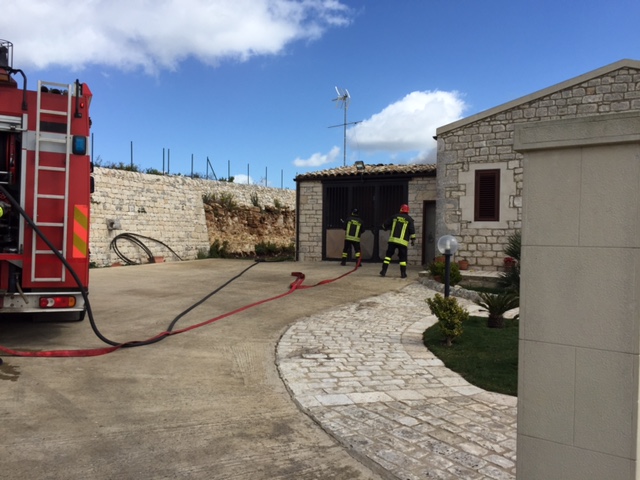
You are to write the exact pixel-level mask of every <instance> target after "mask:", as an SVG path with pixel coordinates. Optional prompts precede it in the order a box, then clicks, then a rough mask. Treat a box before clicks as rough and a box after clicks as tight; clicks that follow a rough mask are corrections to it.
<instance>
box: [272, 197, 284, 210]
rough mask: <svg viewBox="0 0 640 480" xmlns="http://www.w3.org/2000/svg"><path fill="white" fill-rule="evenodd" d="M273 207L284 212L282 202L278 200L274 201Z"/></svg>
mask: <svg viewBox="0 0 640 480" xmlns="http://www.w3.org/2000/svg"><path fill="white" fill-rule="evenodd" d="M273 206H274V207H275V208H276V210H282V209H283V208H284V205H282V202H281V201H280V200H278V199H277V198H275V199H274V200H273Z"/></svg>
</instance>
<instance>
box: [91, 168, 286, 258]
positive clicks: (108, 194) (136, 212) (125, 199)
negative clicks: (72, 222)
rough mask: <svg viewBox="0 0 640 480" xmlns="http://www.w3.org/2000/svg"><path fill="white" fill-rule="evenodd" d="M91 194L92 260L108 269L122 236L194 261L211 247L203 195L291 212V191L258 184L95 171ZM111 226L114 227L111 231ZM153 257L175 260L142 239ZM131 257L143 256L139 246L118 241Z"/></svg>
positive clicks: (102, 170)
mask: <svg viewBox="0 0 640 480" xmlns="http://www.w3.org/2000/svg"><path fill="white" fill-rule="evenodd" d="M94 179H95V192H94V193H93V194H92V195H91V230H90V254H91V262H92V263H93V264H95V265H96V266H107V265H111V264H113V263H115V262H118V261H119V260H120V259H119V258H118V256H117V255H116V253H115V252H114V251H113V250H112V249H111V248H110V245H111V241H112V240H113V238H114V237H115V236H116V235H118V234H121V233H124V232H128V233H136V234H138V235H144V236H146V237H151V238H154V239H157V240H159V241H161V242H163V243H164V244H166V245H168V246H169V247H170V248H171V249H172V250H174V251H175V252H176V253H177V254H178V255H179V256H180V257H181V258H182V259H184V260H193V259H195V258H196V257H197V254H198V251H199V250H200V249H207V250H208V248H209V238H210V236H209V234H208V232H207V222H206V219H205V211H204V203H203V195H212V194H213V195H218V196H220V195H223V194H226V195H230V196H232V198H233V200H234V201H235V202H236V203H237V204H238V205H246V206H251V205H252V197H255V198H257V199H258V201H259V202H260V204H261V205H263V206H267V205H270V206H273V205H274V204H275V203H278V204H279V205H281V206H282V207H287V208H289V209H291V210H293V209H295V192H294V191H293V190H282V189H276V188H267V187H263V186H259V185H241V184H236V183H228V182H218V181H212V180H203V179H192V178H189V177H182V176H162V175H148V174H144V173H137V172H128V171H124V170H114V169H107V168H98V167H96V168H95V171H94ZM114 227H115V228H114ZM144 244H145V245H146V246H147V247H149V248H150V250H151V251H152V253H153V254H154V255H158V256H164V257H165V258H166V260H169V261H170V260H172V259H175V257H174V256H173V255H172V254H171V252H170V251H169V250H168V249H167V248H166V247H163V246H162V245H161V244H158V243H155V242H152V241H144ZM118 248H120V249H121V250H122V253H123V254H124V255H125V256H126V257H127V258H131V259H142V258H145V257H146V256H145V254H144V253H143V252H142V250H141V249H140V248H139V247H135V246H134V245H133V244H130V243H129V242H126V241H125V242H118Z"/></svg>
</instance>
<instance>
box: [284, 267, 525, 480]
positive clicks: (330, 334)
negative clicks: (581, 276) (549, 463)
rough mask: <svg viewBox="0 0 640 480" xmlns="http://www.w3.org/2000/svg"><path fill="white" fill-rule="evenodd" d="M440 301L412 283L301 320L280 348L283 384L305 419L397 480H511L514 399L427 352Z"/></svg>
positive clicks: (473, 309) (475, 309)
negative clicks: (434, 306)
mask: <svg viewBox="0 0 640 480" xmlns="http://www.w3.org/2000/svg"><path fill="white" fill-rule="evenodd" d="M382 281H387V280H386V279H385V280H382ZM392 281H393V280H392ZM398 281H399V280H398ZM435 293H436V292H434V291H432V290H429V289H428V288H426V287H425V286H424V285H422V284H419V283H413V284H409V285H407V286H406V287H404V288H402V289H401V290H399V291H397V292H392V293H387V294H384V295H380V296H377V297H372V298H369V299H366V300H363V301H360V302H358V303H354V304H350V305H347V306H342V307H339V308H336V309H333V310H329V311H325V312H322V313H319V314H317V315H314V316H311V317H306V318H303V319H301V320H299V321H298V322H296V323H295V324H294V325H292V326H291V327H290V328H289V329H288V330H287V331H286V333H285V334H284V335H283V337H282V338H281V340H280V342H279V344H278V347H277V352H276V353H277V362H278V368H279V370H280V375H281V377H282V378H283V380H284V382H285V384H286V385H287V387H288V388H289V391H290V392H291V395H292V396H293V398H294V400H295V401H296V403H297V404H298V405H299V406H300V408H301V409H302V410H303V411H304V412H306V413H307V414H308V415H310V416H311V417H312V418H313V419H314V420H315V421H316V422H317V423H318V424H320V425H321V426H322V428H323V429H324V430H326V431H327V432H329V433H330V434H331V435H333V436H334V437H335V438H336V439H337V440H338V441H339V442H341V443H342V444H343V445H345V446H346V447H347V448H349V449H350V450H351V452H352V453H353V454H354V455H355V456H357V457H358V458H360V459H362V460H363V461H365V462H368V463H369V464H371V462H373V464H374V465H375V466H377V467H381V468H382V469H383V470H384V471H385V472H387V473H388V474H389V475H391V476H395V477H397V478H399V479H403V480H414V479H425V478H428V479H466V480H470V479H491V480H506V479H514V478H515V461H516V398H515V397H510V396H506V395H500V394H496V393H489V392H485V391H484V390H481V389H479V388H477V387H475V386H472V385H470V384H469V383H468V382H466V381H465V380H464V379H463V378H462V377H460V376H459V375H457V374H456V373H453V372H451V371H450V370H448V369H447V368H445V367H444V366H443V364H442V362H441V361H440V360H439V359H438V358H436V357H435V356H434V355H432V354H431V353H430V352H429V351H428V350H427V349H426V348H425V347H424V345H423V344H422V332H423V331H424V330H425V329H426V328H428V327H429V326H430V325H432V324H433V323H435V321H436V319H435V317H434V316H432V315H430V312H429V307H428V305H427V304H426V302H425V299H426V298H429V297H431V296H433V295H435ZM459 301H460V302H461V303H463V304H464V305H465V306H466V307H467V309H468V310H469V311H470V312H471V313H472V314H477V313H478V307H477V306H476V305H474V304H473V303H471V302H468V301H465V300H460V299H459Z"/></svg>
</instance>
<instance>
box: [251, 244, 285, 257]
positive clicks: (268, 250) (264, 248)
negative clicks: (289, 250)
mask: <svg viewBox="0 0 640 480" xmlns="http://www.w3.org/2000/svg"><path fill="white" fill-rule="evenodd" d="M255 250H256V255H258V256H259V257H264V256H272V255H275V254H276V253H278V252H279V250H280V248H279V247H278V246H277V245H276V244H275V243H273V242H260V243H258V244H256V246H255Z"/></svg>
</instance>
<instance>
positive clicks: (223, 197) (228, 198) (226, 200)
mask: <svg viewBox="0 0 640 480" xmlns="http://www.w3.org/2000/svg"><path fill="white" fill-rule="evenodd" d="M218 203H219V204H220V205H222V206H223V207H225V208H226V209H227V210H234V209H235V208H236V207H237V206H238V204H237V203H236V201H235V199H234V197H233V194H232V193H222V194H220V198H218Z"/></svg>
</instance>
